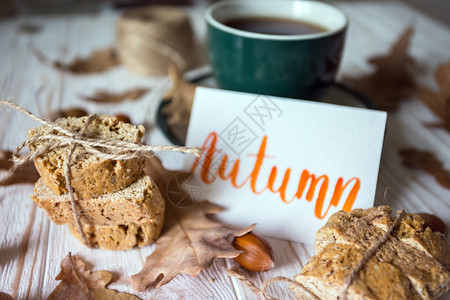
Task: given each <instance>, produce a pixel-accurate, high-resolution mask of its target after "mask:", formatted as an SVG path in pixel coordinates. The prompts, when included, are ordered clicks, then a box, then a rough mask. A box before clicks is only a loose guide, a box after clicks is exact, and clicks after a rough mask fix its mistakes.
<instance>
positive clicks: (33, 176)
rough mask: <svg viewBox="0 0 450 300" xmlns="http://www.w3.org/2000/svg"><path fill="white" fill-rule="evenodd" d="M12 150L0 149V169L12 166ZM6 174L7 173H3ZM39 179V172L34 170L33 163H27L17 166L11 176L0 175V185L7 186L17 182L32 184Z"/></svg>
mask: <svg viewBox="0 0 450 300" xmlns="http://www.w3.org/2000/svg"><path fill="white" fill-rule="evenodd" d="M11 158H12V152H10V151H3V150H0V170H6V171H8V170H10V169H11V168H12V166H13V163H12V162H11ZM5 176H8V175H5ZM38 179H39V173H38V172H37V171H36V168H35V167H34V164H33V163H28V164H26V165H24V166H22V167H21V168H18V169H17V170H16V171H15V172H14V173H13V174H12V175H11V176H9V177H2V179H0V186H7V185H12V184H19V183H31V184H34V183H36V181H37V180H38Z"/></svg>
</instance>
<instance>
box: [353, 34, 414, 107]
mask: <svg viewBox="0 0 450 300" xmlns="http://www.w3.org/2000/svg"><path fill="white" fill-rule="evenodd" d="M413 33H414V28H412V27H408V28H406V30H405V31H404V32H403V33H402V34H401V35H400V37H399V38H398V40H397V41H396V42H395V44H394V45H393V46H392V47H391V49H390V52H389V53H388V54H386V55H384V56H377V57H373V58H371V59H369V63H370V64H371V65H373V66H374V67H375V72H373V73H372V74H368V75H366V76H363V77H360V78H344V81H345V82H347V83H348V84H349V85H350V86H352V87H354V88H355V89H357V90H358V91H359V92H361V93H363V94H364V95H365V96H367V97H368V98H369V99H371V100H372V101H373V104H374V105H375V106H376V107H377V108H379V109H382V110H387V111H389V110H394V109H396V108H397V107H398V105H399V103H400V102H401V101H403V100H406V99H408V98H410V97H412V96H413V94H414V93H415V87H416V82H415V79H414V76H413V72H412V67H413V65H414V60H413V58H412V57H411V56H410V54H409V53H408V49H409V45H410V42H411V37H412V35H413Z"/></svg>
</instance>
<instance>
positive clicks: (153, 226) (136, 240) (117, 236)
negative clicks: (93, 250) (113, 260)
mask: <svg viewBox="0 0 450 300" xmlns="http://www.w3.org/2000/svg"><path fill="white" fill-rule="evenodd" d="M67 227H68V228H69V231H70V233H71V234H72V235H73V236H74V237H75V238H76V239H78V240H79V241H82V240H81V238H80V233H79V232H78V229H77V227H76V226H73V225H67ZM162 227H163V215H160V216H158V217H157V218H156V219H154V220H153V221H152V222H147V223H130V224H125V225H111V226H98V225H87V224H84V225H83V230H84V232H85V234H86V237H87V239H88V241H89V244H90V245H91V246H92V247H98V248H103V249H106V250H128V249H131V248H133V247H136V246H137V247H142V246H145V245H147V244H150V243H151V242H152V241H154V240H156V239H157V238H158V237H159V234H160V233H161V229H162Z"/></svg>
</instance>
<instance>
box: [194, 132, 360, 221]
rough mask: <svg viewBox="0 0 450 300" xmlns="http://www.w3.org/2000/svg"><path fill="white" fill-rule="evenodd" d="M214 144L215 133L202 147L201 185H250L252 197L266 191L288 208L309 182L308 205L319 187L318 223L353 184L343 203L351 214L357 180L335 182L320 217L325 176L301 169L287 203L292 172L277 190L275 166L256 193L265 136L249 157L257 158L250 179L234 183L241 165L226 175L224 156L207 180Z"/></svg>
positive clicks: (289, 170)
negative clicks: (294, 189) (215, 170)
mask: <svg viewBox="0 0 450 300" xmlns="http://www.w3.org/2000/svg"><path fill="white" fill-rule="evenodd" d="M216 144H217V133H216V132H211V133H210V134H209V135H208V136H207V138H206V139H205V142H204V143H203V147H202V149H203V151H205V154H204V156H203V157H204V159H203V164H202V166H201V167H202V168H201V171H200V174H201V176H200V178H201V180H202V181H203V182H204V183H206V184H211V183H213V182H214V181H215V180H216V178H220V179H221V180H223V181H226V180H230V182H231V184H232V186H233V187H235V188H237V189H239V188H242V187H243V186H244V185H245V184H247V183H249V185H250V188H251V191H252V192H253V193H255V194H262V193H263V192H264V191H266V190H267V189H268V190H269V191H270V192H272V193H274V194H277V193H279V195H280V198H281V200H282V201H283V202H284V203H287V204H289V203H291V202H292V201H294V200H295V199H301V198H302V196H303V193H304V191H305V189H306V186H307V184H308V182H310V185H309V188H308V192H307V193H306V196H305V199H306V200H307V201H309V202H311V201H313V200H314V194H315V191H316V187H317V185H318V184H319V183H320V189H319V193H318V195H317V198H316V203H315V205H314V206H315V207H314V214H315V216H316V217H317V218H319V219H323V218H325V216H326V215H327V214H328V211H329V210H330V208H331V206H334V207H337V206H338V205H339V202H340V200H341V198H342V194H343V192H344V191H345V189H346V188H347V186H349V184H350V183H351V182H354V184H353V187H352V189H351V190H350V192H349V194H348V196H347V199H346V200H345V203H344V206H343V210H344V211H350V210H351V209H352V207H353V204H354V202H355V200H356V197H357V195H358V192H359V189H360V187H361V181H360V180H359V179H358V178H357V177H353V178H352V179H350V180H349V181H348V182H347V183H346V184H343V183H344V179H343V178H342V177H340V178H339V179H338V181H337V182H336V185H335V188H334V192H333V195H332V197H331V200H330V203H329V205H328V207H327V209H326V211H325V212H324V213H322V211H323V206H324V202H325V198H326V195H327V191H328V185H329V181H330V180H329V177H328V176H327V175H321V176H319V177H317V178H316V175H315V174H311V173H310V172H309V171H308V170H306V169H304V170H303V171H302V173H301V175H300V180H299V183H298V187H297V191H296V193H295V195H294V196H293V197H292V198H291V199H286V190H287V186H288V184H289V180H290V176H291V168H287V169H286V171H285V172H284V176H283V180H282V183H281V184H280V186H279V187H278V188H275V187H274V184H275V181H276V178H277V172H278V168H277V166H273V167H272V170H271V172H270V175H269V177H268V178H267V184H266V185H265V187H264V189H262V190H260V191H258V190H257V181H258V179H259V175H260V173H261V168H262V165H263V162H264V160H265V158H268V156H266V147H267V136H264V138H263V139H262V141H261V145H260V147H259V150H258V153H257V154H256V155H255V154H252V155H249V156H255V157H256V159H255V164H254V167H253V170H252V172H251V173H250V174H249V176H248V177H247V178H246V179H245V180H244V181H243V182H241V183H238V182H237V180H238V174H239V167H240V163H241V160H240V159H237V160H236V161H235V162H234V164H233V167H232V168H231V171H230V172H229V173H228V174H226V166H227V163H228V160H229V158H228V156H227V155H223V157H222V158H221V161H220V166H219V169H218V171H217V172H216V173H215V174H212V178H210V176H209V175H210V168H211V165H212V160H213V158H214V154H216V153H215V152H216ZM199 162H200V158H197V159H196V160H195V162H194V164H193V165H192V168H191V172H194V170H195V169H196V167H197V166H198V164H199Z"/></svg>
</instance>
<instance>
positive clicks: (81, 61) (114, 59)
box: [31, 46, 119, 74]
mask: <svg viewBox="0 0 450 300" xmlns="http://www.w3.org/2000/svg"><path fill="white" fill-rule="evenodd" d="M31 50H32V51H33V52H34V54H35V55H36V57H37V58H38V60H39V61H40V62H42V63H44V64H47V65H51V66H53V67H54V68H56V69H58V70H61V71H66V72H71V73H74V74H92V73H100V72H104V71H106V70H108V69H110V68H112V67H115V66H117V65H119V58H118V56H117V53H116V50H115V49H114V48H111V47H109V48H106V49H102V50H95V51H92V52H91V54H90V55H89V56H88V57H82V58H80V57H77V58H75V59H74V60H73V61H72V62H70V63H63V62H60V61H54V62H51V61H50V59H49V58H48V57H47V56H45V55H44V53H42V52H41V51H40V50H38V49H37V48H36V47H34V46H32V47H31Z"/></svg>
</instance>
